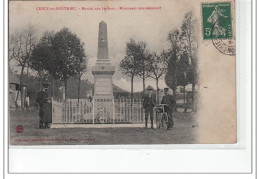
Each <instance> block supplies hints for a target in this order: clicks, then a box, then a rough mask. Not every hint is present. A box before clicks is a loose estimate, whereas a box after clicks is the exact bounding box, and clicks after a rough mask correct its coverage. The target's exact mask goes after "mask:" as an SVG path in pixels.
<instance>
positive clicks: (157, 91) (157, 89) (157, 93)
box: [156, 78, 160, 104]
mask: <svg viewBox="0 0 260 179" xmlns="http://www.w3.org/2000/svg"><path fill="white" fill-rule="evenodd" d="M156 98H157V99H156V102H157V104H159V103H160V97H159V79H158V78H156Z"/></svg>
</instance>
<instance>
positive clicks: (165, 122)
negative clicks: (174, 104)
mask: <svg viewBox="0 0 260 179" xmlns="http://www.w3.org/2000/svg"><path fill="white" fill-rule="evenodd" d="M162 127H163V130H165V131H166V130H167V129H168V116H167V114H166V113H163V116H162Z"/></svg>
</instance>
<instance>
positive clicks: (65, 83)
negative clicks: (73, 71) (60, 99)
mask: <svg viewBox="0 0 260 179" xmlns="http://www.w3.org/2000/svg"><path fill="white" fill-rule="evenodd" d="M64 86H65V101H66V100H67V79H66V80H65V81H64Z"/></svg>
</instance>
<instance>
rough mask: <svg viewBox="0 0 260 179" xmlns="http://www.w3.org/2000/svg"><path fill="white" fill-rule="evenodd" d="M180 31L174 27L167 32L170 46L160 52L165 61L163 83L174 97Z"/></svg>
mask: <svg viewBox="0 0 260 179" xmlns="http://www.w3.org/2000/svg"><path fill="white" fill-rule="evenodd" d="M179 39H180V32H179V30H177V29H175V30H173V31H171V32H170V33H169V34H168V41H169V42H170V45H171V48H170V49H169V50H167V51H164V52H163V53H162V57H163V58H164V59H165V61H166V63H167V72H166V75H165V83H166V84H167V86H169V87H170V88H171V89H172V90H173V94H174V97H176V88H177V83H176V82H177V81H176V80H177V76H176V72H177V61H178V59H179V55H180V50H181V47H180V43H179Z"/></svg>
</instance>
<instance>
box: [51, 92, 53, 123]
mask: <svg viewBox="0 0 260 179" xmlns="http://www.w3.org/2000/svg"><path fill="white" fill-rule="evenodd" d="M53 112H54V108H53V97H51V123H53Z"/></svg>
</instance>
